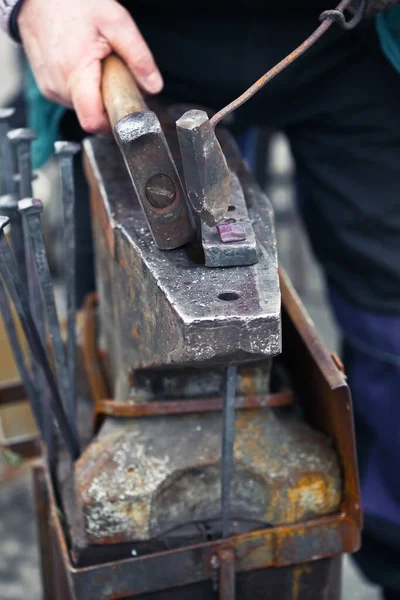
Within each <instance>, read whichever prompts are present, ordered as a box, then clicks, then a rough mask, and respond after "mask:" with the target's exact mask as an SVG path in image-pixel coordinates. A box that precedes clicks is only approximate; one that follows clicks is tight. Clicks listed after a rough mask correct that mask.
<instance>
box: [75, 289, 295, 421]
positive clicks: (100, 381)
mask: <svg viewBox="0 0 400 600" xmlns="http://www.w3.org/2000/svg"><path fill="white" fill-rule="evenodd" d="M96 315H97V295H96V294H95V293H93V294H90V295H89V296H88V297H87V298H86V300H85V307H84V310H83V330H82V338H83V339H82V350H83V359H84V366H85V369H86V373H87V376H88V379H89V385H90V391H91V394H92V397H93V400H94V429H95V431H97V429H98V427H99V425H100V424H101V421H102V418H103V417H104V416H106V415H108V416H113V417H125V418H133V417H136V418H138V417H151V416H160V415H176V414H189V413H203V412H216V411H221V410H222V398H196V399H190V400H187V399H178V400H162V401H150V402H142V401H141V402H138V403H136V404H134V403H130V404H128V403H126V402H118V401H116V400H112V399H110V392H109V385H108V382H107V376H106V366H105V365H106V362H107V357H106V356H105V354H103V353H101V352H100V351H99V349H98V346H97V331H96ZM292 403H293V394H292V392H291V391H284V392H280V393H277V394H260V395H256V396H238V397H237V398H236V408H238V409H251V408H263V407H266V406H269V407H272V406H273V407H276V406H289V405H290V404H292Z"/></svg>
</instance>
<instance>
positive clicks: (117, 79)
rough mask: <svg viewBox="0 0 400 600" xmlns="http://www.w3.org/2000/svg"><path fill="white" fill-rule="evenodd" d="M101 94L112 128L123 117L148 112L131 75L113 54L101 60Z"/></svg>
mask: <svg viewBox="0 0 400 600" xmlns="http://www.w3.org/2000/svg"><path fill="white" fill-rule="evenodd" d="M101 93H102V96H103V102H104V106H105V107H106V110H107V114H108V118H109V119H110V123H111V126H112V127H113V128H114V126H115V124H116V123H117V121H119V120H120V119H122V118H123V117H126V116H127V115H130V114H131V113H134V112H144V111H147V110H148V108H147V106H146V103H145V101H144V99H143V96H142V94H141V92H140V90H139V88H138V86H137V85H136V82H135V80H134V78H133V75H132V73H131V72H130V71H129V69H128V67H127V66H126V65H125V63H124V62H123V61H122V60H121V59H120V58H119V57H118V56H116V55H115V54H110V55H109V56H107V58H105V59H104V60H103V76H102V82H101Z"/></svg>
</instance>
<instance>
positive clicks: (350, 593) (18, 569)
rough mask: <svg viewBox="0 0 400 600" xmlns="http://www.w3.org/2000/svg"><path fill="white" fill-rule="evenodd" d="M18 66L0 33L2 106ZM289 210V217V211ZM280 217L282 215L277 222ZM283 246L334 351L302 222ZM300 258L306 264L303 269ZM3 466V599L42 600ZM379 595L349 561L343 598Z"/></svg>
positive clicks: (21, 489) (27, 528) (25, 485)
mask: <svg viewBox="0 0 400 600" xmlns="http://www.w3.org/2000/svg"><path fill="white" fill-rule="evenodd" d="M15 65H16V63H15V56H14V52H13V47H12V45H11V44H10V43H9V42H8V41H7V40H6V39H5V37H4V36H2V35H0V81H1V82H2V87H1V90H0V104H1V102H3V101H4V100H5V99H7V98H8V97H9V95H10V94H11V93H12V92H13V90H14V89H15V88H16V86H17V85H18V81H19V75H18V73H17V71H16V66H15ZM275 148H276V151H275V153H274V156H275V161H276V166H277V170H278V171H279V170H282V169H283V170H284V171H285V170H287V168H288V158H287V154H286V150H285V146H284V144H283V143H282V141H281V140H278V142H277V143H276V145H275ZM43 186H44V187H43V189H45V188H46V178H43ZM270 192H271V196H272V197H273V198H274V201H275V205H276V207H277V208H278V209H279V210H281V211H282V209H283V208H284V207H285V206H288V205H290V201H291V191H290V189H288V188H287V187H285V184H284V185H282V184H279V185H274V186H272V189H271V190H270ZM285 212H286V215H287V214H288V213H287V211H285ZM289 214H290V213H289ZM279 221H280V219H279V214H278V223H279ZM289 232H290V233H289ZM279 244H280V249H281V252H280V255H281V259H282V262H283V263H284V264H285V266H286V267H287V268H288V270H289V272H290V273H291V275H292V278H293V280H294V282H295V285H296V287H297V288H298V289H300V290H301V291H302V292H303V297H304V301H305V303H306V305H307V307H308V309H309V311H310V313H311V316H312V318H313V319H314V321H315V323H316V325H317V327H318V329H319V330H320V332H321V334H322V336H323V337H324V339H325V342H326V343H327V345H328V347H329V348H331V349H334V348H335V347H336V346H337V342H338V336H337V332H336V329H335V326H334V324H333V322H332V319H331V318H330V315H329V311H328V308H327V305H326V302H325V299H324V296H323V285H322V279H321V276H320V274H319V272H318V269H317V268H316V266H315V264H314V263H313V261H312V259H311V258H310V255H309V251H308V248H307V244H306V242H305V240H304V237H303V235H302V233H301V230H300V228H299V225H298V223H297V225H296V227H295V229H293V227H291V228H290V230H289V229H288V227H287V226H284V225H282V226H280V227H279ZM293 249H294V252H293ZM295 255H296V267H295V268H293V262H294V261H293V260H292V259H293V258H294V256H295ZM299 258H300V261H301V263H300V266H301V265H303V267H302V268H299V263H298V259H299ZM302 261H304V262H302ZM2 466H3V467H4V463H3V465H2V459H1V457H0V599H2V600H23V599H25V598H29V600H40V598H41V587H40V578H39V558H38V553H37V546H36V530H35V523H34V515H33V504H32V491H31V485H30V474H29V471H27V470H26V469H24V470H22V472H21V473H20V474H19V476H18V477H16V478H14V479H12V480H11V481H10V480H3V481H2V473H3V474H4V469H2ZM378 597H379V596H378V593H377V591H376V590H375V589H373V588H372V587H370V586H367V585H366V584H364V582H363V581H362V580H361V579H360V577H359V576H358V574H357V573H356V571H355V570H354V569H353V567H352V565H351V563H350V561H349V560H346V564H345V570H344V582H343V600H377V599H378Z"/></svg>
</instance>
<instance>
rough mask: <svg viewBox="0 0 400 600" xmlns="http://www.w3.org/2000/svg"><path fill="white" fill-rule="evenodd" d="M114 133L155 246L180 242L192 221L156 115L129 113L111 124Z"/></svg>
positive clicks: (191, 230)
mask: <svg viewBox="0 0 400 600" xmlns="http://www.w3.org/2000/svg"><path fill="white" fill-rule="evenodd" d="M114 135H115V138H116V140H117V142H118V145H119V147H120V150H121V153H122V156H123V158H124V160H125V164H126V166H127V169H128V172H129V175H130V177H131V180H132V184H133V186H134V188H135V191H136V194H137V196H138V199H139V202H140V204H141V206H142V208H143V211H144V213H145V215H146V219H147V222H148V225H149V228H150V230H151V232H152V234H153V238H154V241H155V243H156V245H157V247H158V248H160V249H161V250H170V249H173V248H177V247H179V246H183V245H184V244H186V243H187V242H189V241H190V240H191V239H192V237H193V235H194V224H193V221H192V217H191V214H190V209H189V207H188V205H187V203H186V198H185V192H184V190H183V187H182V184H181V181H180V179H179V175H178V172H177V170H176V167H175V163H174V161H173V158H172V155H171V153H170V150H169V148H168V145H167V141H166V139H165V136H164V132H163V131H162V129H161V125H160V122H159V120H158V117H157V116H156V115H155V114H154V113H153V112H150V111H146V112H140V113H133V114H130V115H128V116H126V117H123V118H122V119H120V120H119V121H118V122H117V123H116V124H115V126H114Z"/></svg>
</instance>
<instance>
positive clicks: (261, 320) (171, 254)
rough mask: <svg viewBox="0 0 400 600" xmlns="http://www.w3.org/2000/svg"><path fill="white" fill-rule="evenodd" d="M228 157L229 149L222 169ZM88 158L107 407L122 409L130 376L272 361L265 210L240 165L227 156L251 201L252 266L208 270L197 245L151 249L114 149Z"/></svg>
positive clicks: (270, 243) (272, 290) (277, 339)
mask: <svg viewBox="0 0 400 600" xmlns="http://www.w3.org/2000/svg"><path fill="white" fill-rule="evenodd" d="M167 139H168V143H169V146H170V148H171V150H172V152H173V153H174V148H176V155H175V156H174V158H175V160H176V162H177V165H178V169H179V164H180V162H179V148H178V145H177V141H176V139H175V140H174V138H172V139H169V138H168V135H167ZM228 141H229V142H230V141H231V140H230V139H229V140H228ZM222 147H223V148H224V144H222ZM232 148H233V146H232V144H231V145H230V146H229V144H228V151H226V155H227V160H228V163H229V162H230V158H232V156H231V155H232V152H233V153H234V150H233V151H232ZM85 151H86V158H87V161H88V163H89V167H90V168H89V169H88V173H89V177H90V176H91V178H92V182H93V178H95V180H96V183H97V186H92V187H96V188H97V192H95V193H93V192H92V219H93V226H94V239H95V245H96V276H97V286H98V293H99V306H100V326H101V332H102V336H103V338H104V340H105V346H106V351H107V354H108V357H109V362H110V368H111V378H112V380H113V384H114V385H113V392H114V397H115V398H116V399H118V400H125V399H127V397H128V396H129V390H130V387H131V382H130V379H132V373H133V372H134V371H135V370H137V369H149V368H151V369H154V368H160V367H167V366H170V367H174V366H179V367H184V366H199V367H204V366H208V365H217V364H226V363H229V362H236V363H242V362H246V361H252V360H257V359H262V358H267V357H270V356H274V355H276V354H279V352H280V350H281V328H280V290H279V282H278V268H277V250H276V239H275V232H274V228H273V216H272V209H271V207H270V205H269V203H268V200H267V198H266V197H265V196H264V194H263V193H262V191H261V190H260V188H258V186H257V185H256V183H255V181H254V179H253V178H252V177H251V175H250V174H249V172H248V171H247V170H246V167H245V166H244V163H243V162H242V160H241V158H240V155H239V154H238V153H237V155H234V156H233V159H232V160H231V162H230V168H231V169H234V170H236V171H237V174H238V177H239V181H240V183H241V185H242V188H243V192H244V195H245V198H246V199H247V198H250V200H251V205H250V203H249V206H248V209H249V216H250V219H251V220H252V223H253V229H254V232H255V235H256V240H257V254H258V263H257V264H254V265H250V266H241V267H231V268H218V269H210V268H208V267H207V266H205V264H204V257H203V256H202V248H201V242H198V243H197V244H198V245H196V242H195V243H192V244H190V245H187V246H185V247H183V248H179V249H177V250H171V251H161V250H159V249H158V248H157V247H156V246H155V244H154V242H153V240H152V236H151V234H150V231H149V229H148V227H147V224H146V219H145V217H144V215H143V213H142V210H141V208H140V205H139V202H138V200H137V198H136V197H135V192H134V190H133V188H132V184H131V182H130V180H129V177H128V175H127V172H126V169H125V166H124V164H123V162H122V159H121V158H120V155H119V153H118V149H117V147H116V146H115V144H114V142H113V141H112V140H107V139H105V138H93V139H90V140H87V141H86V142H85ZM91 173H92V175H91ZM232 202H234V199H233V200H232Z"/></svg>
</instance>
